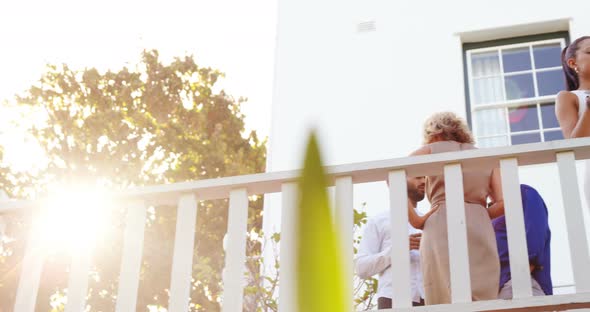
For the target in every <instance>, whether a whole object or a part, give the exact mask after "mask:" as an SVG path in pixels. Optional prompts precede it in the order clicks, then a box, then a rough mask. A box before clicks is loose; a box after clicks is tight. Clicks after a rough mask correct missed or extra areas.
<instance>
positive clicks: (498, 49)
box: [465, 38, 566, 146]
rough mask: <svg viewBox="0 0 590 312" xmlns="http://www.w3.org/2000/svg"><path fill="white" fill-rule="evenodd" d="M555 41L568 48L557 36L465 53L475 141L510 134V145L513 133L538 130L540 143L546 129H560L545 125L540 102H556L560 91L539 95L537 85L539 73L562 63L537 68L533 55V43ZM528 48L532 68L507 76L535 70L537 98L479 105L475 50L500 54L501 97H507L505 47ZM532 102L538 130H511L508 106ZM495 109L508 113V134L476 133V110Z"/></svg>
mask: <svg viewBox="0 0 590 312" xmlns="http://www.w3.org/2000/svg"><path fill="white" fill-rule="evenodd" d="M555 43H559V44H560V46H561V49H563V48H565V46H566V41H565V39H564V38H556V39H547V40H534V41H526V42H521V43H515V44H508V45H497V46H491V47H485V48H477V49H469V50H467V51H465V52H466V56H467V59H466V63H467V79H468V81H467V85H468V86H469V102H470V103H471V105H470V112H469V113H470V114H471V119H472V127H473V134H474V136H475V139H476V141H479V140H480V139H488V138H501V137H508V145H509V146H510V145H512V135H514V134H517V135H518V134H530V133H539V134H540V137H541V142H544V141H545V131H551V130H560V128H559V127H557V128H545V127H543V118H542V116H541V105H543V104H548V103H552V102H555V99H556V98H557V94H555V95H547V96H539V95H538V92H539V88H538V85H537V75H536V73H538V72H544V71H551V70H556V69H561V66H555V67H549V68H542V69H539V70H538V69H536V68H535V56H534V54H533V50H532V49H531V47H532V46H533V45H543V44H555ZM525 47H526V48H529V53H530V57H531V69H530V70H524V71H517V72H511V73H509V75H508V76H512V75H518V74H524V73H532V75H533V85H534V91H535V97H532V98H527V99H517V100H506V101H499V102H493V103H487V104H479V105H476V104H474V103H475V99H474V96H475V93H474V90H473V87H474V84H473V80H474V77H473V69H472V65H471V63H472V60H471V56H472V55H473V54H476V53H485V52H497V53H498V57H499V66H500V80H501V84H502V93H503V94H502V96H503V98H504V99H505V98H506V85H505V81H504V77H505V76H506V74H505V73H504V66H503V65H504V64H503V63H502V50H509V49H515V48H525ZM493 76H497V75H493ZM485 77H487V76H481V77H475V78H476V79H478V78H485ZM489 77H492V76H489ZM531 105H535V107H536V109H537V115H538V116H537V117H538V119H539V129H537V130H529V131H519V132H512V131H510V119H509V112H508V111H509V109H510V108H515V107H520V106H531ZM493 108H504V114H505V118H506V133H505V134H492V135H485V136H477V133H478V127H479V125H478V123H477V121H476V120H475V113H476V112H477V111H480V110H486V109H493Z"/></svg>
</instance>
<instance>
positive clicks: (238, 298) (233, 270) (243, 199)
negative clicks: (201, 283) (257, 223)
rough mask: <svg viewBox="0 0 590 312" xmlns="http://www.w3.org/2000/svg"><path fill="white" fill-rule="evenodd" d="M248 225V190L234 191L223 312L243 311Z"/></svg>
mask: <svg viewBox="0 0 590 312" xmlns="http://www.w3.org/2000/svg"><path fill="white" fill-rule="evenodd" d="M247 225H248V193H247V192H246V189H237V190H233V191H231V192H230V195H229V212H228V221H227V245H226V250H225V269H224V271H223V288H224V290H223V299H224V300H223V308H222V311H223V312H233V311H242V301H243V295H244V272H245V269H246V234H247V233H246V231H247Z"/></svg>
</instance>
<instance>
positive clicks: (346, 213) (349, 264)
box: [335, 176, 354, 312]
mask: <svg viewBox="0 0 590 312" xmlns="http://www.w3.org/2000/svg"><path fill="white" fill-rule="evenodd" d="M353 192H354V191H353V185H352V177H350V176H346V177H339V178H336V205H335V206H336V213H335V220H336V228H337V229H338V233H339V235H338V236H339V237H338V238H339V239H340V243H341V246H340V250H341V259H342V266H343V269H344V272H345V276H344V283H345V285H344V289H345V292H346V296H345V298H348V299H349V300H350V304H349V306H347V308H349V310H348V311H350V312H352V310H353V302H352V297H353V294H352V281H353V274H354V270H353V258H354V249H353V240H354V236H353V227H354V207H353ZM343 312H345V311H343Z"/></svg>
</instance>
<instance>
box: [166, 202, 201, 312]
mask: <svg viewBox="0 0 590 312" xmlns="http://www.w3.org/2000/svg"><path fill="white" fill-rule="evenodd" d="M196 223H197V198H196V197H195V195H183V196H181V197H180V201H179V202H178V213H177V214H176V234H175V237H174V256H173V258H172V275H171V276H170V302H169V304H168V311H179V312H180V311H189V309H190V307H189V304H190V291H191V279H192V273H193V254H194V247H195V226H196Z"/></svg>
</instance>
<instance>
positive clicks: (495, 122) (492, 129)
mask: <svg viewBox="0 0 590 312" xmlns="http://www.w3.org/2000/svg"><path fill="white" fill-rule="evenodd" d="M504 112H505V110H504V108H495V109H485V110H478V111H475V112H474V115H475V124H474V128H475V135H476V136H489V135H494V134H504V133H506V132H507V127H506V114H505V113H504Z"/></svg>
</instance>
